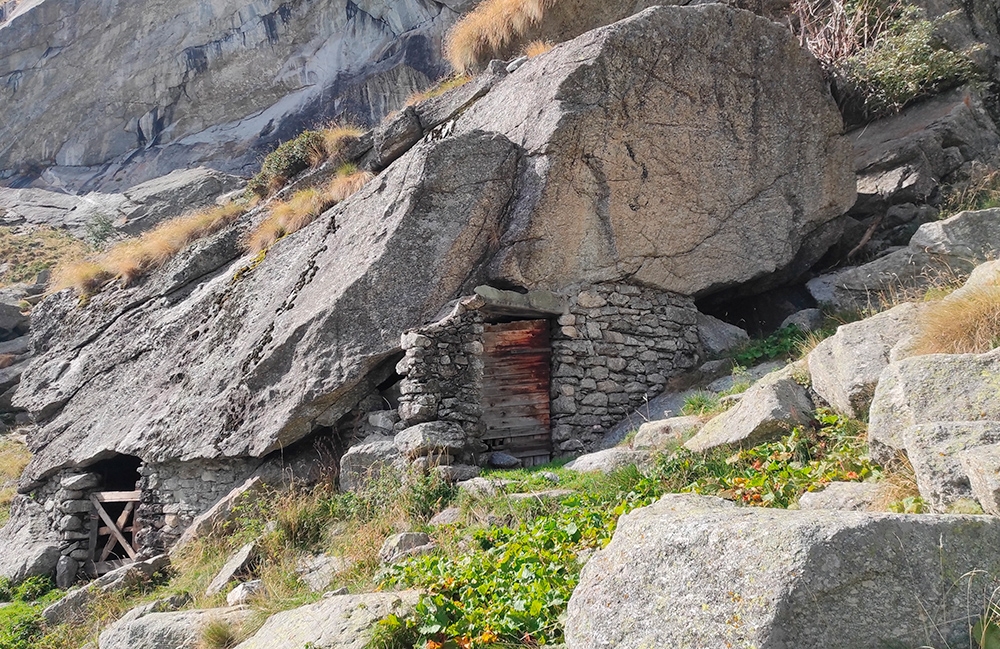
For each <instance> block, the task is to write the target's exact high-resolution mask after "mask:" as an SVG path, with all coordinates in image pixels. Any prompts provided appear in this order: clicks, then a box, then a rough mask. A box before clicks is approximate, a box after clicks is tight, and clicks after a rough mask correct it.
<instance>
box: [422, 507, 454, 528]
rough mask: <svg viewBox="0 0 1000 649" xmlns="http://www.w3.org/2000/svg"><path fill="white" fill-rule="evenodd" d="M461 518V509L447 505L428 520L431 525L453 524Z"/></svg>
mask: <svg viewBox="0 0 1000 649" xmlns="http://www.w3.org/2000/svg"><path fill="white" fill-rule="evenodd" d="M461 520H462V510H461V509H459V508H458V507H449V508H447V509H444V510H442V511H440V512H438V513H437V514H435V515H434V517H433V518H431V520H430V524H431V525H454V524H455V523H458V522H460V521H461Z"/></svg>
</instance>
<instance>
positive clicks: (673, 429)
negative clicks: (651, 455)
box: [632, 416, 702, 450]
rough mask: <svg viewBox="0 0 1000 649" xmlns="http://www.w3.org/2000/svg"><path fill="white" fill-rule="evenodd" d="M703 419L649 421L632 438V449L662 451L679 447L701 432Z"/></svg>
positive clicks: (673, 418)
mask: <svg viewBox="0 0 1000 649" xmlns="http://www.w3.org/2000/svg"><path fill="white" fill-rule="evenodd" d="M701 427H702V421H701V418H699V417H695V416H689V417H671V418H669V419H658V420H656V421H647V422H646V423H644V424H643V425H642V426H639V430H638V432H636V434H635V437H634V438H632V448H635V449H642V450H661V449H665V448H671V447H676V446H679V445H680V444H681V443H682V442H684V440H685V438H687V437H690V436H691V435H693V434H694V433H696V432H698V431H699V430H701Z"/></svg>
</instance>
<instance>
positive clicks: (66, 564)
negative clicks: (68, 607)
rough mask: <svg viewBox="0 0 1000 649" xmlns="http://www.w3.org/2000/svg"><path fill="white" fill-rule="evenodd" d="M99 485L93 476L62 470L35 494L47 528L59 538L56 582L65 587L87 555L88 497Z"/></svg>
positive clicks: (98, 478)
mask: <svg viewBox="0 0 1000 649" xmlns="http://www.w3.org/2000/svg"><path fill="white" fill-rule="evenodd" d="M100 483H101V478H100V476H99V475H97V474H95V473H80V472H77V471H73V470H66V471H62V472H60V473H59V474H57V475H56V476H55V477H54V478H53V479H52V480H49V481H48V482H46V483H45V485H44V486H42V487H41V488H39V489H38V491H36V492H35V497H36V498H37V499H38V500H40V501H41V502H42V503H43V507H44V509H45V512H46V513H47V514H48V518H49V527H50V528H51V529H52V530H53V531H54V532H55V533H56V534H57V535H58V536H59V539H60V543H59V553H60V555H61V557H60V559H59V563H58V564H57V575H56V576H57V582H58V585H59V587H60V588H65V587H66V586H68V585H69V584H72V583H73V582H74V581H75V580H76V575H77V572H78V571H79V569H80V566H81V565H82V564H83V562H84V561H86V560H87V559H88V558H89V556H88V544H89V542H90V512H91V510H92V508H93V505H92V504H91V502H90V494H91V492H93V491H95V490H96V489H97V487H98V486H99V485H100Z"/></svg>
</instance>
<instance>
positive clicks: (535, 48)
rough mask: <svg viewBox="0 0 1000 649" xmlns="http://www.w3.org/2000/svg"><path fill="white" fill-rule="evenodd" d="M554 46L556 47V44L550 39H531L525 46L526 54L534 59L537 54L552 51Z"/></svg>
mask: <svg viewBox="0 0 1000 649" xmlns="http://www.w3.org/2000/svg"><path fill="white" fill-rule="evenodd" d="M553 47H555V45H553V44H552V43H550V42H549V41H531V42H530V43H528V44H527V45H525V46H524V55H525V56H526V57H528V58H529V59H533V58H535V57H536V56H541V55H542V54H545V53H546V52H549V51H551V50H552V48H553Z"/></svg>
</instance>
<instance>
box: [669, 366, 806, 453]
mask: <svg viewBox="0 0 1000 649" xmlns="http://www.w3.org/2000/svg"><path fill="white" fill-rule="evenodd" d="M797 371H799V368H798V365H797V364H794V365H789V366H788V367H787V368H785V369H783V370H779V371H777V372H774V373H772V374H769V375H767V376H766V377H764V378H763V379H761V380H760V381H758V382H757V383H756V384H755V385H753V386H752V387H751V388H750V389H749V390H747V391H746V392H744V393H743V397H742V398H741V399H740V401H739V402H738V403H737V404H736V405H735V406H733V407H732V408H730V409H729V410H727V411H725V412H723V413H722V414H719V415H716V416H715V417H713V418H712V419H711V420H709V422H708V423H706V424H705V425H704V426H703V427H702V429H701V430H700V431H698V433H697V434H696V435H695V436H694V437H692V438H691V439H689V440H688V441H687V442H685V443H684V447H685V448H687V449H690V450H692V451H707V450H709V449H711V448H715V447H717V446H740V447H747V446H754V445H756V444H761V443H763V442H768V441H772V440H774V439H777V438H779V437H781V436H782V435H786V434H787V433H788V432H789V431H790V430H791V429H792V428H793V427H795V426H801V425H806V424H808V423H809V422H810V421H811V418H812V413H813V403H812V400H811V399H810V398H809V393H808V392H807V391H806V389H805V388H803V387H802V386H801V385H799V384H798V383H797V382H796V381H795V376H794V374H795V372H797Z"/></svg>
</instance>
